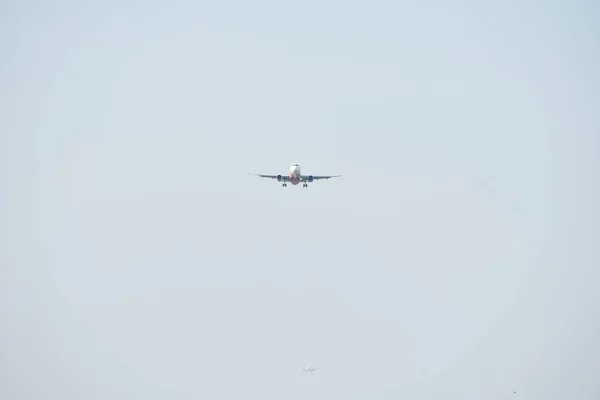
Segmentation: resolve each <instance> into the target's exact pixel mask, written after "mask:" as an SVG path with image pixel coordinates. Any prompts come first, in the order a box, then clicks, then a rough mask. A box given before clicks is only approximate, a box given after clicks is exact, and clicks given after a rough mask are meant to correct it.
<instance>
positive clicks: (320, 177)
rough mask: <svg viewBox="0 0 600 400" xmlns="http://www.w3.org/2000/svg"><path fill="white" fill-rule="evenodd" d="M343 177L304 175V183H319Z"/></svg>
mask: <svg viewBox="0 0 600 400" xmlns="http://www.w3.org/2000/svg"><path fill="white" fill-rule="evenodd" d="M340 176H341V175H302V181H303V182H312V181H313V180H315V181H317V180H319V179H331V178H338V177H340Z"/></svg>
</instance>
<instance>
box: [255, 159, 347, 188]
mask: <svg viewBox="0 0 600 400" xmlns="http://www.w3.org/2000/svg"><path fill="white" fill-rule="evenodd" d="M250 175H255V176H259V177H261V178H271V179H277V182H282V184H281V185H282V186H283V187H286V186H287V184H288V182H289V183H291V184H292V185H297V184H299V183H300V182H302V186H303V187H308V184H309V183H311V182H313V181H316V180H320V179H331V178H337V177H339V176H341V175H302V174H301V173H300V165H298V164H292V165H291V166H290V172H289V174H288V175H287V176H286V175H281V174H280V175H262V174H253V173H250Z"/></svg>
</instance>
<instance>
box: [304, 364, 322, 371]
mask: <svg viewBox="0 0 600 400" xmlns="http://www.w3.org/2000/svg"><path fill="white" fill-rule="evenodd" d="M318 369H319V368H312V367H309V366H308V365H307V366H306V367H304V368H302V371H304V372H313V371H316V370H318Z"/></svg>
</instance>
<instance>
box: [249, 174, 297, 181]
mask: <svg viewBox="0 0 600 400" xmlns="http://www.w3.org/2000/svg"><path fill="white" fill-rule="evenodd" d="M250 175H254V176H258V177H259V178H270V179H277V180H280V181H282V182H287V181H289V180H290V177H289V176H287V175H263V174H253V173H250Z"/></svg>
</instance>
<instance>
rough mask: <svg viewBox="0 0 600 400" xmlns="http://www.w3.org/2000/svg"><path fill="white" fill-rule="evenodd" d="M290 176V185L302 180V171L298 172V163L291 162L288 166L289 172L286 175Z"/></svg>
mask: <svg viewBox="0 0 600 400" xmlns="http://www.w3.org/2000/svg"><path fill="white" fill-rule="evenodd" d="M288 177H289V178H290V183H291V184H292V185H297V184H299V183H300V181H301V180H302V173H301V172H300V165H298V164H292V165H291V166H290V174H289V175H288Z"/></svg>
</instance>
